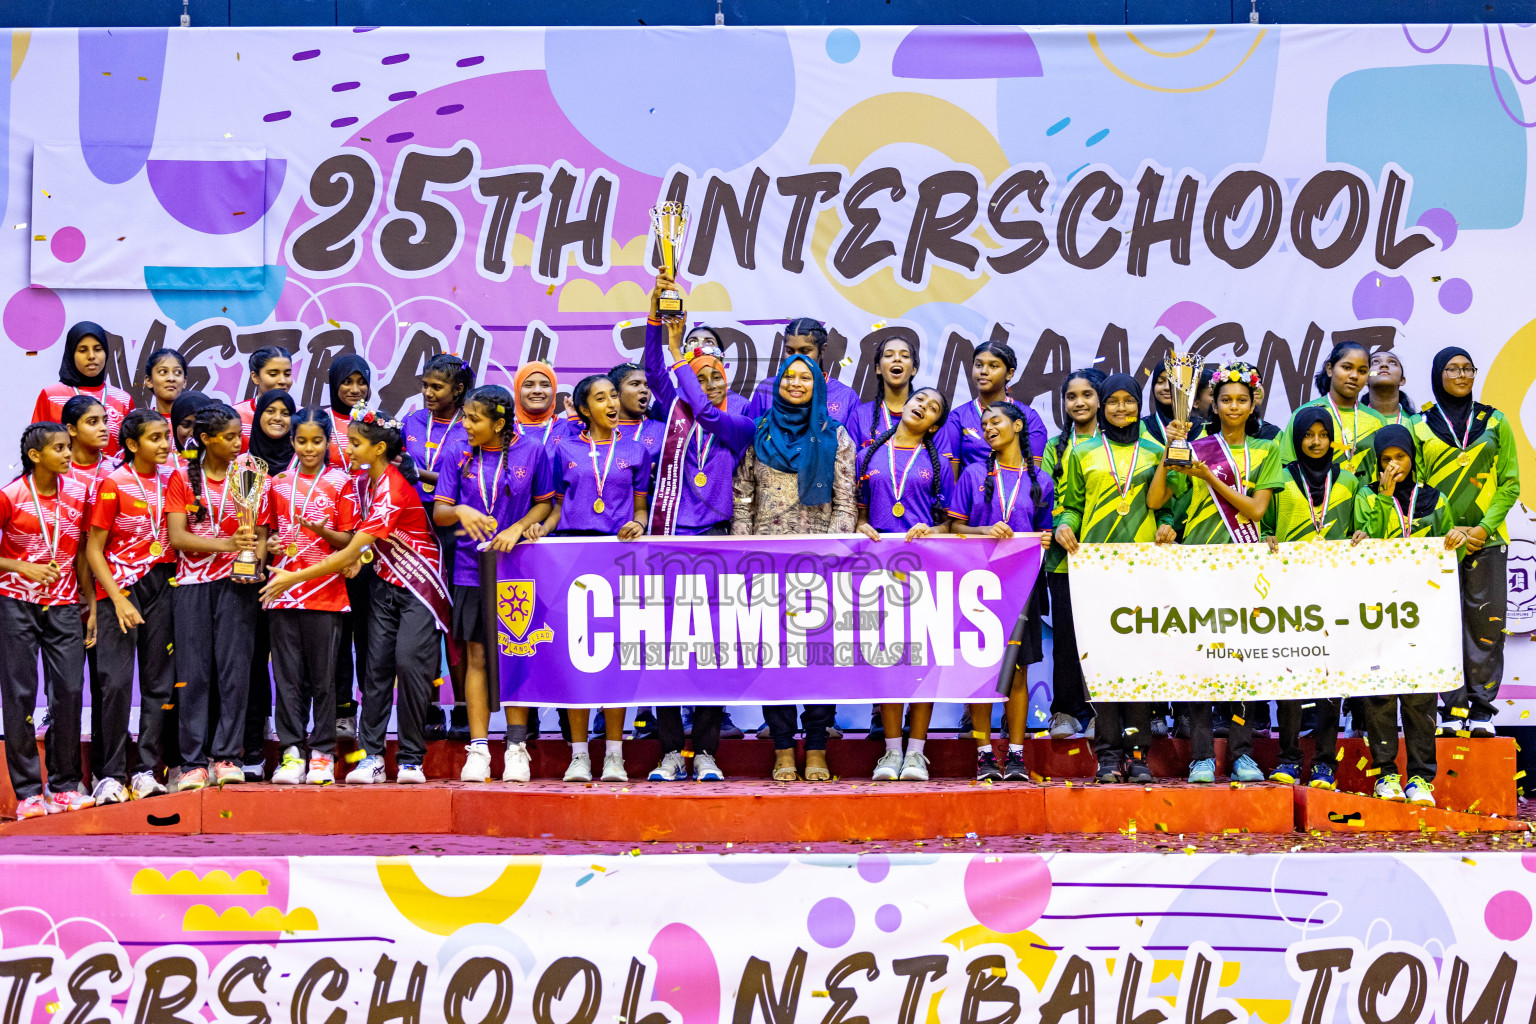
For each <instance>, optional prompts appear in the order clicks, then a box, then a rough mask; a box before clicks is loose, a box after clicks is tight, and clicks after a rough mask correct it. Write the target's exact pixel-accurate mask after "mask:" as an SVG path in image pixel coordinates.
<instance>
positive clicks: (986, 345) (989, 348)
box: [971, 341, 1019, 377]
mask: <svg viewBox="0 0 1536 1024" xmlns="http://www.w3.org/2000/svg"><path fill="white" fill-rule="evenodd" d="M989 353H990V354H991V355H994V356H997V358H999V359H1001V360H1002V361H1003V365H1004V366H1006V367H1008V376H1009V377H1012V376H1013V371H1015V370H1017V369H1018V368H1019V357H1018V356H1016V355H1014V354H1013V346H1011V345H1009V344H1008V343H1007V342H1004V341H984V342H982V343H981V344H980V345H977V346H976V347H975V348H974V349H973V350H972V351H971V361H972V362H975V361H976V357H977V356H980V355H987V354H989Z"/></svg>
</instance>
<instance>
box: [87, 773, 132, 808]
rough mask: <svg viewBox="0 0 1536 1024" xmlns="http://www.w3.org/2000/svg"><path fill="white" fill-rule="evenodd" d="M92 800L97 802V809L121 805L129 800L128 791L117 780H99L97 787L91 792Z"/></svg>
mask: <svg viewBox="0 0 1536 1024" xmlns="http://www.w3.org/2000/svg"><path fill="white" fill-rule="evenodd" d="M91 799H92V800H94V801H96V806H97V807H105V806H106V805H107V804H120V803H122V802H123V801H125V800H127V799H128V791H127V790H126V789H124V788H123V784H122V783H121V782H118V781H117V780H116V779H97V780H96V785H95V787H94V788H93V789H92V790H91Z"/></svg>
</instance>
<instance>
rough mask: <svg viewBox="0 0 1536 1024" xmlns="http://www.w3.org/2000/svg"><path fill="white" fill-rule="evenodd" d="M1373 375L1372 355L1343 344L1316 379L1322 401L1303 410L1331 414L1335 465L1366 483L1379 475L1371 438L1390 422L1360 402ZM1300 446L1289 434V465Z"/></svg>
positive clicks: (1354, 345) (1286, 447) (1353, 343)
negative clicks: (1315, 410)
mask: <svg viewBox="0 0 1536 1024" xmlns="http://www.w3.org/2000/svg"><path fill="white" fill-rule="evenodd" d="M1369 375H1370V354H1369V353H1368V352H1366V350H1365V346H1364V345H1362V344H1360V343H1359V342H1358V341H1341V342H1339V343H1338V344H1336V345H1334V346H1333V351H1331V352H1329V353H1328V358H1327V359H1326V360H1324V361H1323V368H1322V369H1321V370H1319V371H1318V372H1317V377H1316V378H1314V381H1313V382H1314V383H1315V384H1316V385H1317V390H1318V391H1319V392H1321V397H1319V398H1314V399H1313V400H1312V401H1310V402H1308V403H1307V404H1306V405H1303V406H1302V407H1301V408H1302V409H1309V408H1319V409H1322V410H1324V411H1325V412H1326V413H1328V416H1329V418H1330V419H1331V420H1332V421H1333V462H1334V465H1337V466H1342V467H1343V468H1345V469H1347V470H1349V471H1350V472H1351V473H1354V474H1355V475H1356V476H1357V477H1360V478H1361V479H1363V480H1369V479H1371V478H1372V477H1374V476H1375V475H1376V454H1375V452H1374V451H1373V450H1372V448H1371V441H1370V438H1371V435H1372V434H1374V433H1375V432H1376V431H1378V430H1380V429H1381V428H1382V427H1383V426H1385V425H1386V422H1387V421H1386V420H1385V419H1383V418H1382V415H1381V414H1380V413H1379V412H1377V411H1376V410H1374V409H1372V408H1370V407H1369V406H1368V405H1366V404H1364V403H1363V402H1361V401H1360V399H1361V392H1362V391H1363V390H1364V388H1365V383H1366V380H1367V379H1368V377H1369ZM1297 411H1298V412H1299V411H1300V410H1299V409H1298V410H1297ZM1296 443H1297V438H1296V437H1294V436H1292V435H1291V434H1289V433H1287V434H1286V437H1285V444H1284V445H1283V447H1282V449H1281V450H1282V451H1283V452H1284V453H1285V454H1284V455H1283V456H1282V458H1283V459H1284V460H1285V461H1286V462H1290V461H1292V460H1293V459H1295V458H1296ZM1282 539H1283V538H1282Z"/></svg>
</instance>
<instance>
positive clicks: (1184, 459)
mask: <svg viewBox="0 0 1536 1024" xmlns="http://www.w3.org/2000/svg"><path fill="white" fill-rule="evenodd" d="M1163 461H1164V462H1165V463H1167V464H1168V465H1170V466H1193V465H1194V464H1195V451H1194V449H1193V448H1191V447H1190V446H1189V442H1188V441H1170V442H1169V443H1168V454H1167V455H1165V456H1164V457H1163Z"/></svg>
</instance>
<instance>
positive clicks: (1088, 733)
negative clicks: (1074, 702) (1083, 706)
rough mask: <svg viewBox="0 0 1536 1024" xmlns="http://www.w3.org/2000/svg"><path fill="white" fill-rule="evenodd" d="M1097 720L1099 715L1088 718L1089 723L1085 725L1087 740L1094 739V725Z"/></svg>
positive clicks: (1085, 737)
mask: <svg viewBox="0 0 1536 1024" xmlns="http://www.w3.org/2000/svg"><path fill="white" fill-rule="evenodd" d="M1097 722H1098V718H1097V717H1094V718H1090V719H1088V724H1087V725H1085V726H1083V739H1085V740H1091V739H1093V727H1094V725H1095V723H1097Z"/></svg>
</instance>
